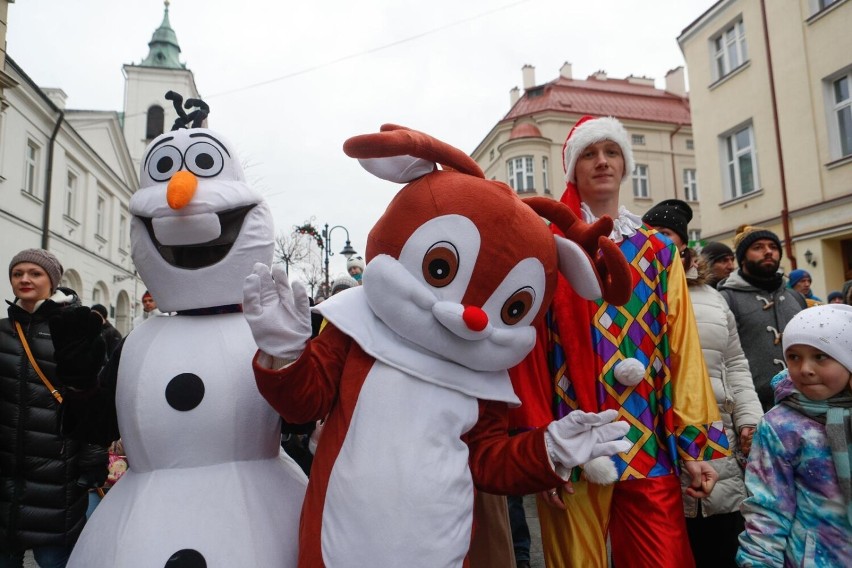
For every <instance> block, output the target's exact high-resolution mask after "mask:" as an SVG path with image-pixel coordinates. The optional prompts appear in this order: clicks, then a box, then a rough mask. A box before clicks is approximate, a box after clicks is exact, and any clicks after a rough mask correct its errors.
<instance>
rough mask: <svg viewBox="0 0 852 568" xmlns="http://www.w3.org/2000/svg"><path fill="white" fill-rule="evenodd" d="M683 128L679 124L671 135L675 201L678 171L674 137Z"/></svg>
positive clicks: (670, 144) (670, 145)
mask: <svg viewBox="0 0 852 568" xmlns="http://www.w3.org/2000/svg"><path fill="white" fill-rule="evenodd" d="M681 128H683V125H682V124H678V125H677V128H675V131H674V132H672V133H671V134H669V150H670V151H671V154H672V181H673V182H674V196H675V199H677V169H676V168H675V151H674V137H675V135H676V134H677V133H678V132H680V129H681ZM683 198H684V200H685V199H686V196H685V195H684V196H683Z"/></svg>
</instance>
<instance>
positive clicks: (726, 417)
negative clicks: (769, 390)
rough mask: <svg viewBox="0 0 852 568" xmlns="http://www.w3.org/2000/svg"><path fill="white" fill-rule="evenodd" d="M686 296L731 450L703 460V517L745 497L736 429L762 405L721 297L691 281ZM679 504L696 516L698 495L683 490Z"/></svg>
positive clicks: (756, 416) (755, 417)
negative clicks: (707, 475)
mask: <svg viewBox="0 0 852 568" xmlns="http://www.w3.org/2000/svg"><path fill="white" fill-rule="evenodd" d="M689 297H690V299H691V300H692V308H693V310H694V312H695V321H696V322H697V323H698V336H699V338H700V340H701V350H702V351H703V352H704V362H705V363H706V364H707V372H708V374H709V375H710V383H711V385H712V386H713V394H714V395H715V397H716V404H718V405H719V412H720V413H721V415H722V422H723V423H724V424H725V433H726V434H727V436H728V447H729V448H730V449H731V454H732V455H731V456H728V457H724V458H719V459H715V460H711V461H710V462H708V463H710V465H712V466H713V468H714V469H715V470H716V472H717V473H718V474H719V480H718V481H717V482H716V486H715V487H714V488H713V492H712V493H711V494H710V496H709V497H707V498H705V499H702V500H701V515H702V516H704V517H709V516H710V515H717V514H720V513H732V512H734V511H739V509H740V504H741V503H742V501H743V499H745V497H746V491H745V483H744V481H743V470H742V467H741V466H740V464H739V462H738V461H737V458H738V457H739V456H741V451H740V443H739V432H740V429H742V428H744V427H747V426H751V427H754V426H757V423H758V422H759V421H760V418H761V417H762V416H763V409H762V408H761V406H760V400H759V399H758V398H757V393H756V392H755V390H754V384H753V383H752V380H751V373H750V372H749V368H748V361H746V358H745V355H744V354H743V349H742V347H741V346H740V339H739V335H738V334H737V324H736V321H735V320H734V315H733V314H732V313H731V310H730V309H729V308H728V305H727V304H726V303H725V300H724V299H723V298H722V296H721V295H720V294H719V292H717V291H716V290H714V289H713V288H711V287H710V286H707V285H705V284H693V282H692V281H690V285H689ZM690 482H691V478H690V477H689V475H688V474H687V473H686V472H682V473H681V485H682V486H683V487H684V489H685V488H686V487H688V486H689V484H690ZM683 507H684V513H685V514H686V516H687V517H690V518H692V517H695V516H697V514H698V510H699V508H698V499H695V498H694V497H690V496H688V495H686V494H685V493H684V495H683Z"/></svg>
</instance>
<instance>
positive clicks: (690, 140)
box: [686, 138, 695, 150]
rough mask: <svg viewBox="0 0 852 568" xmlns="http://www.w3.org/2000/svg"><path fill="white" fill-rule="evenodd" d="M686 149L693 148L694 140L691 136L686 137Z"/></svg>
mask: <svg viewBox="0 0 852 568" xmlns="http://www.w3.org/2000/svg"><path fill="white" fill-rule="evenodd" d="M686 149H687V150H695V142H694V141H693V140H692V138H687V139H686Z"/></svg>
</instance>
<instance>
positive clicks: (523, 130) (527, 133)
mask: <svg viewBox="0 0 852 568" xmlns="http://www.w3.org/2000/svg"><path fill="white" fill-rule="evenodd" d="M515 138H541V130H539V129H538V126H536V125H535V124H532V123H530V122H522V123H520V124H518V125H516V126H515V127H514V128H513V129H512V132H511V133H510V134H509V140H514V139H515Z"/></svg>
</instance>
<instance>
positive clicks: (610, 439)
mask: <svg viewBox="0 0 852 568" xmlns="http://www.w3.org/2000/svg"><path fill="white" fill-rule="evenodd" d="M616 418H618V411H617V410H604V411H603V412H598V413H594V412H583V411H582V410H575V411H573V412H571V413H570V414H569V415H568V416H565V417H564V418H561V419H560V420H555V421H554V422H551V423H550V424H549V425H548V426H547V430H546V431H545V433H544V440H545V444H546V445H547V451H548V453H549V454H550V459H551V460H553V461H554V462H555V463H558V464H560V465H562V466H563V467H565V468H569V469H570V468H572V467H574V466H577V465H580V464H583V463H586V462H588V461H589V460H591V459H594V458H597V457H600V456H612V455H615V454H618V453H621V452H626V451H628V450H629V449H630V448H631V447H633V442H630V441H628V440H622V438H623V437H624V436H625V435H626V434H627V432H628V431H629V430H630V424H628V423H627V422H624V421H617V422H613V420H615V419H616Z"/></svg>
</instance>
